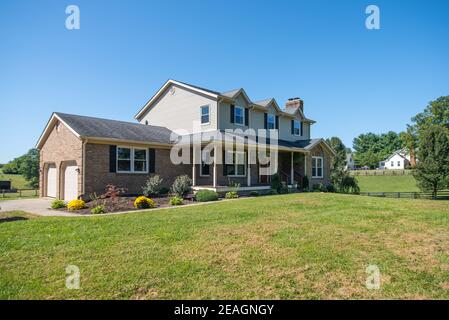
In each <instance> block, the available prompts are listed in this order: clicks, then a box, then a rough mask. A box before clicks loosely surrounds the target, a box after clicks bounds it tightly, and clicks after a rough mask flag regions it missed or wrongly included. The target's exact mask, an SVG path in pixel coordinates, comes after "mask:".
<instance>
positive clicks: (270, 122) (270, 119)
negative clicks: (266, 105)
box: [267, 114, 276, 129]
mask: <svg viewBox="0 0 449 320" xmlns="http://www.w3.org/2000/svg"><path fill="white" fill-rule="evenodd" d="M267 129H276V117H275V116H274V114H268V115H267Z"/></svg>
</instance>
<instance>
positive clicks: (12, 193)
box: [0, 189, 39, 199]
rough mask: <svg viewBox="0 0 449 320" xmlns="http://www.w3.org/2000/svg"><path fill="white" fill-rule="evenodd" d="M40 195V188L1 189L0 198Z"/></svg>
mask: <svg viewBox="0 0 449 320" xmlns="http://www.w3.org/2000/svg"><path fill="white" fill-rule="evenodd" d="M38 195H39V190H38V189H10V190H3V189H2V190H0V199H2V198H5V199H7V198H22V197H23V198H31V197H37V196H38Z"/></svg>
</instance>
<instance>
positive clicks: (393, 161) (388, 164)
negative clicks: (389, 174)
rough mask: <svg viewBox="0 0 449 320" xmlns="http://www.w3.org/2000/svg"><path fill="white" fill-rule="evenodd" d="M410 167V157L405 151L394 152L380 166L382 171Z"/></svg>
mask: <svg viewBox="0 0 449 320" xmlns="http://www.w3.org/2000/svg"><path fill="white" fill-rule="evenodd" d="M409 166H410V155H409V154H408V153H407V152H406V151H405V150H403V149H402V150H397V151H395V152H393V153H392V154H391V155H390V156H389V157H388V158H387V159H386V160H384V161H381V162H380V164H379V168H380V169H405V168H407V167H409Z"/></svg>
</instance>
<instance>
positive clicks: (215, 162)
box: [213, 145, 218, 188]
mask: <svg viewBox="0 0 449 320" xmlns="http://www.w3.org/2000/svg"><path fill="white" fill-rule="evenodd" d="M217 152H218V151H217V145H214V173H213V175H214V176H213V179H214V182H213V187H214V188H216V187H217Z"/></svg>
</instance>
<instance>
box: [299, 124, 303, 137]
mask: <svg viewBox="0 0 449 320" xmlns="http://www.w3.org/2000/svg"><path fill="white" fill-rule="evenodd" d="M299 128H300V129H301V136H302V135H303V134H302V132H303V131H302V121H301V122H300V123H299Z"/></svg>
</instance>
